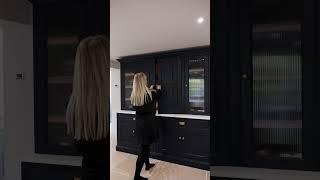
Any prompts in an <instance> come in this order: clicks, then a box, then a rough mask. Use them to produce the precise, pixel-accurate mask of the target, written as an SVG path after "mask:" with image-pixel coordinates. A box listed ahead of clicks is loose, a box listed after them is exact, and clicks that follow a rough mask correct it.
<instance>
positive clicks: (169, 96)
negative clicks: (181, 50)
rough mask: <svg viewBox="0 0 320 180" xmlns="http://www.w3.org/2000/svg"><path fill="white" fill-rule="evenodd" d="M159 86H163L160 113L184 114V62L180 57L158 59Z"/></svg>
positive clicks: (159, 105)
mask: <svg viewBox="0 0 320 180" xmlns="http://www.w3.org/2000/svg"><path fill="white" fill-rule="evenodd" d="M157 78H158V84H161V86H162V96H161V98H160V100H159V102H158V110H159V113H164V114H165V113H183V112H184V108H183V95H182V86H183V79H182V62H181V59H180V57H179V56H166V57H160V58H158V59H157Z"/></svg>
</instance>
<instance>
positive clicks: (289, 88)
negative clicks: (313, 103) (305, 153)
mask: <svg viewBox="0 0 320 180" xmlns="http://www.w3.org/2000/svg"><path fill="white" fill-rule="evenodd" d="M300 26H301V25H300V23H299V22H284V23H272V24H255V25H253V29H252V41H253V43H252V108H253V109H252V117H253V129H254V130H253V139H254V146H255V155H256V156H262V157H268V158H272V157H274V158H302V104H301V103H302V101H301V92H302V89H301V82H302V71H301V67H302V66H301V65H302V63H301V61H302V59H301V39H300V37H301V34H300V32H301V27H300Z"/></svg>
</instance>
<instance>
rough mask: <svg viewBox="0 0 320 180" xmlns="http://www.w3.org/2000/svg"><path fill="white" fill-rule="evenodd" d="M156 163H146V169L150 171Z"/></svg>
mask: <svg viewBox="0 0 320 180" xmlns="http://www.w3.org/2000/svg"><path fill="white" fill-rule="evenodd" d="M154 166H155V164H148V165H146V171H149V169H151V168H153V167H154Z"/></svg>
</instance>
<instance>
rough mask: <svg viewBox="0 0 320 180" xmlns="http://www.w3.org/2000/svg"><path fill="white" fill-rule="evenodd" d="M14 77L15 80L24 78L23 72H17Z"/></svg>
mask: <svg viewBox="0 0 320 180" xmlns="http://www.w3.org/2000/svg"><path fill="white" fill-rule="evenodd" d="M16 79H17V80H24V79H25V73H23V72H22V73H17V74H16Z"/></svg>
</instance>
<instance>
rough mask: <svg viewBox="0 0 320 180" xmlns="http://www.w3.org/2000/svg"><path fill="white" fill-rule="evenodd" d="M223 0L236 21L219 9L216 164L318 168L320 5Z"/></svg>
mask: <svg viewBox="0 0 320 180" xmlns="http://www.w3.org/2000/svg"><path fill="white" fill-rule="evenodd" d="M220 2H221V4H219V3H217V5H219V7H216V8H217V9H215V10H216V11H218V12H219V13H222V12H223V13H228V14H230V16H231V18H230V21H228V22H227V23H226V22H225V21H224V20H225V18H224V16H222V15H221V14H219V13H218V12H216V13H217V14H215V15H216V16H215V17H216V18H218V17H217V16H219V19H215V22H217V23H218V24H217V25H216V27H215V31H216V32H218V34H216V35H215V37H214V39H215V42H214V45H215V47H216V48H215V53H214V55H215V57H214V58H215V64H214V65H215V67H214V73H213V77H214V91H213V95H214V98H213V100H212V101H213V102H214V105H215V106H214V108H213V110H214V117H215V120H214V122H213V123H212V124H211V127H212V128H213V137H214V138H212V141H214V142H212V143H214V147H213V148H212V150H213V152H212V157H213V160H212V164H213V165H221V166H242V167H256V168H276V169H295V170H317V171H318V170H319V169H320V163H319V162H320V161H319V159H320V156H319V153H318V152H319V150H320V145H319V143H318V142H319V137H320V135H319V134H320V133H319V128H320V123H319V121H318V119H319V118H318V117H319V113H318V111H319V106H318V103H319V97H320V96H319V93H320V91H319V89H318V85H317V84H318V83H316V82H318V79H319V74H318V70H317V69H318V61H319V60H318V55H317V45H316V44H318V41H319V39H316V38H314V37H317V36H318V33H319V31H316V27H318V26H317V25H316V23H315V22H316V21H315V20H316V19H317V18H318V17H317V16H319V14H318V13H316V12H318V9H319V8H320V6H317V8H316V7H315V5H316V4H315V3H316V1H303V0H298V1H292V2H290V3H289V4H290V6H288V2H285V1H273V0H270V1H269V0H268V1H267V0H262V1H260V0H235V1H232V2H231V1H230V2H231V4H230V5H228V6H227V5H226V4H223V3H224V1H220ZM230 2H229V3H230ZM237 3H239V4H241V5H240V6H237V5H238V4H237ZM225 5H226V6H225ZM228 7H233V8H234V9H228ZM284 9H286V10H285V11H284ZM306 10H307V11H306ZM271 12H272V13H271ZM229 23H230V25H229ZM222 29H224V30H222ZM226 42H227V44H228V45H227V44H226ZM216 53H217V54H216Z"/></svg>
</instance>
